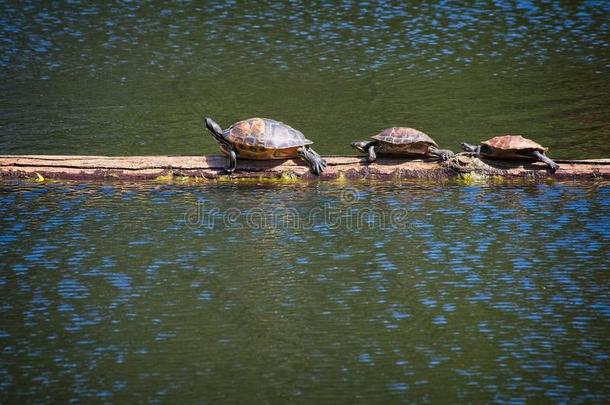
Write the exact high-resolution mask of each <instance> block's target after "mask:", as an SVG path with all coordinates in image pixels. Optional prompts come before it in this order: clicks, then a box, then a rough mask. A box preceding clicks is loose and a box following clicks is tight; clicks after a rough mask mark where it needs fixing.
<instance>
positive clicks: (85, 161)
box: [0, 155, 610, 180]
mask: <svg viewBox="0 0 610 405" xmlns="http://www.w3.org/2000/svg"><path fill="white" fill-rule="evenodd" d="M326 160H327V162H328V167H327V169H326V171H325V172H324V173H323V175H322V176H321V177H320V178H321V179H333V178H336V177H340V176H344V177H347V178H367V177H372V178H427V179H443V178H451V177H454V176H456V175H457V174H456V173H455V172H454V171H453V170H451V169H450V168H448V167H447V166H446V165H444V164H442V163H439V162H436V161H431V160H421V159H413V160H405V159H378V160H377V161H376V162H375V163H372V164H369V163H367V162H366V160H365V159H364V158H362V157H355V156H328V157H326ZM484 162H485V163H486V164H487V165H489V166H491V167H492V168H493V169H494V170H495V171H496V173H494V174H495V175H499V176H503V177H508V178H546V177H549V176H551V175H549V173H548V172H547V170H546V167H545V166H544V165H543V164H541V163H537V162H533V163H530V162H518V161H506V160H491V159H485V160H484ZM557 162H558V163H559V164H560V166H561V167H560V169H559V170H558V171H557V172H556V173H555V174H554V175H552V177H554V178H557V179H593V178H605V179H609V178H610V159H595V160H578V161H567V160H563V161H562V160H558V161H557ZM226 164H227V160H226V158H224V157H222V156H117V157H111V156H58V155H0V176H2V177H35V176H37V174H40V175H41V176H44V177H45V178H51V179H68V180H69V179H74V180H83V179H91V180H110V179H117V180H137V179H155V178H157V177H159V176H166V175H168V174H173V175H177V176H191V177H195V176H197V177H199V178H201V177H204V178H208V179H214V178H218V177H220V176H224V175H225V174H224V170H223V169H224V167H225V166H226ZM281 176H291V177H295V178H316V176H314V175H312V174H311V173H310V172H309V168H308V167H307V166H306V165H305V164H304V163H303V162H301V161H300V160H285V161H284V160H275V161H273V160H272V161H252V160H250V161H248V160H240V161H238V167H237V171H236V172H235V173H234V174H233V175H232V176H231V177H232V178H236V179H240V178H279V177H281Z"/></svg>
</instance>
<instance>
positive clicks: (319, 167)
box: [297, 146, 326, 176]
mask: <svg viewBox="0 0 610 405" xmlns="http://www.w3.org/2000/svg"><path fill="white" fill-rule="evenodd" d="M297 152H298V154H299V156H300V157H301V159H303V160H304V161H306V162H307V164H308V165H309V167H310V168H311V171H312V172H313V173H314V174H316V175H318V176H319V175H320V173H322V172H323V171H324V169H326V160H324V159H323V158H322V156H320V155H318V154H317V153H316V151H314V150H313V149H311V148H310V147H309V146H302V147H300V148H299V149H298V151H297Z"/></svg>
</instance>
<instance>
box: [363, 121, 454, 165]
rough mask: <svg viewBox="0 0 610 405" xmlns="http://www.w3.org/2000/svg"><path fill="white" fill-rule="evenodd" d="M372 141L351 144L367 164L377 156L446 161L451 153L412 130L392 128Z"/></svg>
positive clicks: (426, 136)
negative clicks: (361, 154) (413, 157)
mask: <svg viewBox="0 0 610 405" xmlns="http://www.w3.org/2000/svg"><path fill="white" fill-rule="evenodd" d="M371 139H372V141H358V142H352V147H353V148H356V149H358V150H359V151H360V152H363V153H366V154H367V158H368V161H369V162H374V161H375V159H377V154H380V155H389V156H407V157H408V156H422V157H425V156H434V157H437V158H440V159H442V160H447V159H448V158H449V157H451V156H453V152H451V151H450V150H446V149H439V148H438V145H437V144H436V142H434V140H432V138H430V137H429V136H428V135H426V134H424V133H423V132H421V131H418V130H417V129H413V128H405V127H393V128H388V129H384V130H383V131H381V132H380V133H378V134H377V135H374V136H373V137H371Z"/></svg>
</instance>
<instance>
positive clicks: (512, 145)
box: [481, 135, 548, 157]
mask: <svg viewBox="0 0 610 405" xmlns="http://www.w3.org/2000/svg"><path fill="white" fill-rule="evenodd" d="M534 150H537V151H539V152H540V153H545V152H546V151H547V150H548V148H545V147H543V146H542V145H540V144H539V143H537V142H534V141H532V140H531V139H527V138H524V137H522V136H521V135H502V136H496V137H494V138H491V139H488V140H486V141H483V142H481V153H483V154H485V155H488V156H498V157H502V156H505V157H509V156H520V155H521V152H530V151H534Z"/></svg>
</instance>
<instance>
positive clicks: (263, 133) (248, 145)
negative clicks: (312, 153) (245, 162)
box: [224, 118, 313, 159]
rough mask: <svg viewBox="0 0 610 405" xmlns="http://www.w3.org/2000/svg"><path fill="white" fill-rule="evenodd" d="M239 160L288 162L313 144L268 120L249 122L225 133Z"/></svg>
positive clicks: (244, 122) (297, 132)
mask: <svg viewBox="0 0 610 405" xmlns="http://www.w3.org/2000/svg"><path fill="white" fill-rule="evenodd" d="M224 135H225V138H226V139H227V140H228V141H229V142H231V144H233V146H234V147H235V149H236V150H237V154H238V155H239V157H242V158H246V159H290V158H294V157H297V156H298V155H297V149H299V148H300V147H301V146H303V145H309V144H312V143H313V142H312V141H310V140H309V139H307V138H305V135H303V133H302V132H300V131H297V130H296V129H294V128H292V127H291V126H289V125H286V124H284V123H282V122H279V121H275V120H272V119H268V118H249V119H247V120H243V121H239V122H236V123H235V124H233V125H231V126H230V127H229V128H228V129H226V130H225V131H224Z"/></svg>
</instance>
